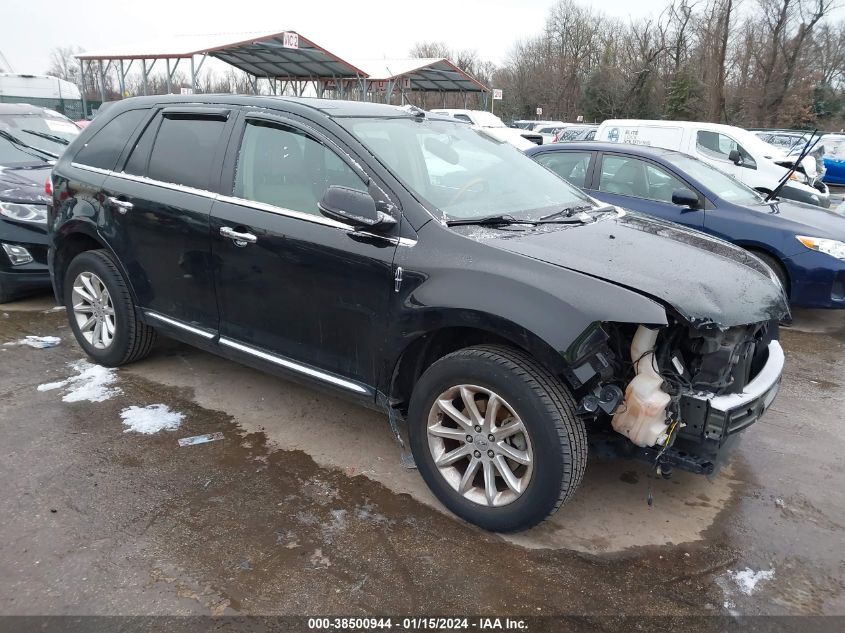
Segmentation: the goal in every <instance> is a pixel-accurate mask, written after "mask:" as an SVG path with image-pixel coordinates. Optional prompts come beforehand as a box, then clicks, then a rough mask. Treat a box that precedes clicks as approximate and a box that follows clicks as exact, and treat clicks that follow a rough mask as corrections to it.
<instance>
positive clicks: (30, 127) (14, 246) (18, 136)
mask: <svg viewBox="0 0 845 633" xmlns="http://www.w3.org/2000/svg"><path fill="white" fill-rule="evenodd" d="M77 134H79V128H77V127H76V126H75V125H74V124H73V122H72V121H70V120H69V119H66V118H65V117H63V116H62V115H61V114H59V113H58V112H54V111H52V110H47V109H44V108H38V107H36V106H31V105H23V104H11V103H0V303H5V302H7V301H10V300H12V299H16V298H18V297H21V296H24V295H26V294H30V293H32V292H37V291H39V290H42V291H43V290H47V289H49V288H50V275H49V272H48V270H47V201H48V200H49V198H48V197H47V196H46V195H45V191H44V185H45V183H46V182H47V179H48V177H49V175H50V169H51V168H52V166H53V160H54V159H55V158H56V157H57V156H58V155H59V154H60V153H61V152H62V150H63V149H64V147H65V146H66V145H67V143H68V141H69V140H70V139H73V138H74V137H75V136H76V135H77Z"/></svg>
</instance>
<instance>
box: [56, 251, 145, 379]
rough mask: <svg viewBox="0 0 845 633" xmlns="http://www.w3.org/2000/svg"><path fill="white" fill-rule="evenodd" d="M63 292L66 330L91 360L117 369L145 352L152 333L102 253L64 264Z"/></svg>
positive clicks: (89, 254) (94, 253) (88, 252)
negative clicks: (68, 329)
mask: <svg viewBox="0 0 845 633" xmlns="http://www.w3.org/2000/svg"><path fill="white" fill-rule="evenodd" d="M64 292H65V297H64V299H65V306H66V307H67V313H68V320H69V321H70V327H71V329H72V330H73V333H74V335H75V336H76V340H77V342H78V343H79V345H80V347H82V349H83V350H85V353H86V354H88V356H89V357H90V358H91V359H92V360H93V361H95V362H96V363H98V364H100V365H106V366H108V367H116V366H118V365H124V364H126V363H131V362H133V361H136V360H140V359H141V358H143V357H145V356H146V355H147V354H149V352H150V349H151V348H152V345H153V342H154V341H155V330H153V329H152V328H151V327H149V326H147V325H146V324H145V323H143V322H142V321H141V319H140V317H139V315H138V311H137V309H136V307H135V304H134V302H133V301H132V296H131V294H130V293H129V288H128V286H127V284H126V280H125V279H124V278H123V275H122V274H121V272H120V270H118V268H117V266H116V265H115V263H114V261H113V260H112V258H111V256H110V255H109V254H108V253H107V252H106V251H104V250H94V251H86V252H84V253H80V254H79V255H77V256H76V257H75V258H74V259H73V261H72V262H71V263H70V266H68V269H67V273H66V275H65V283H64Z"/></svg>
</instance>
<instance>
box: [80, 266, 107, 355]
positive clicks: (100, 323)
mask: <svg viewBox="0 0 845 633" xmlns="http://www.w3.org/2000/svg"><path fill="white" fill-rule="evenodd" d="M71 300H72V302H73V315H74V317H75V319H76V325H77V326H78V327H79V332H80V333H81V334H82V336H83V338H85V340H86V341H88V343H89V344H90V345H91V346H92V347H95V348H96V349H107V348H108V347H109V346H110V345H111V344H112V342H113V341H114V334H115V331H116V329H117V323H116V320H115V312H114V304H113V303H112V298H111V295H110V294H109V291H108V288H106V285H105V284H104V283H103V280H102V279H100V278H99V277H98V276H97V275H95V274H94V273H92V272H87V271H86V272H82V273H79V275H77V276H76V279H75V280H74V282H73V293H72V295H71Z"/></svg>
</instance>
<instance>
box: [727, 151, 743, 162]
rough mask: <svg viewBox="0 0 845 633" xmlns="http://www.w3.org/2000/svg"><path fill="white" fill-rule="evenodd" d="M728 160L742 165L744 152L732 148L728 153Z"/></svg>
mask: <svg viewBox="0 0 845 633" xmlns="http://www.w3.org/2000/svg"><path fill="white" fill-rule="evenodd" d="M728 160H729V161H731V162H732V163H733V164H734V165H742V154H740V153H739V150H738V149H732V150H731V152H730V154H728Z"/></svg>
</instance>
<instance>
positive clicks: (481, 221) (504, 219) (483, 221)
mask: <svg viewBox="0 0 845 633" xmlns="http://www.w3.org/2000/svg"><path fill="white" fill-rule="evenodd" d="M507 224H531V225H534V224H536V222H535V221H534V220H520V219H518V218H515V217H513V216H512V215H488V216H486V217H482V218H463V219H461V220H448V221H447V222H446V226H467V225H476V226H502V225H507Z"/></svg>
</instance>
